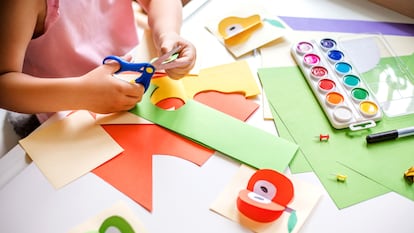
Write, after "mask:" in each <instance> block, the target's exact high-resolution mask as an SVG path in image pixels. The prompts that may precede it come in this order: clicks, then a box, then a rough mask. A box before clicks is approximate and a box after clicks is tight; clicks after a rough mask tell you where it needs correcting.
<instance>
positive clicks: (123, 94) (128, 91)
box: [74, 62, 144, 113]
mask: <svg viewBox="0 0 414 233" xmlns="http://www.w3.org/2000/svg"><path fill="white" fill-rule="evenodd" d="M118 69H119V64H118V63H116V62H111V63H108V64H104V65H101V66H99V67H97V68H96V69H94V70H92V71H90V72H89V73H87V74H85V75H83V76H82V77H81V78H80V85H81V87H80V88H81V90H80V93H79V94H81V97H82V98H81V100H80V101H82V106H84V107H82V108H85V109H87V110H90V111H92V112H95V113H111V112H119V111H127V110H129V109H131V108H133V107H135V105H136V103H137V102H139V101H141V98H142V95H143V94H144V87H143V86H142V85H141V84H136V83H130V82H127V81H123V80H120V79H117V78H114V77H113V76H112V75H113V74H114V73H115V72H116V71H117V70H118ZM74 94H78V93H74Z"/></svg>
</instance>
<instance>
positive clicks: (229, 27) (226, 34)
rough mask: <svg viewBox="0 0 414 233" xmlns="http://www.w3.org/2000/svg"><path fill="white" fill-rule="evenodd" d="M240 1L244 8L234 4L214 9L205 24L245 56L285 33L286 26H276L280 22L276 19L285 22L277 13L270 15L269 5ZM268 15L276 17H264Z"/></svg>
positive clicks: (230, 48) (227, 44) (232, 51)
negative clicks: (236, 6)
mask: <svg viewBox="0 0 414 233" xmlns="http://www.w3.org/2000/svg"><path fill="white" fill-rule="evenodd" d="M246 4H247V5H246ZM240 5H241V6H242V7H239V8H240V9H236V8H235V7H234V6H232V7H231V8H230V9H231V10H229V8H226V10H227V11H226V12H224V11H223V12H214V14H212V17H211V18H210V19H208V20H207V23H206V25H205V27H206V29H207V30H208V31H209V32H210V33H212V34H213V35H214V36H216V37H217V39H218V40H219V41H220V42H221V43H222V44H223V45H224V46H225V47H226V48H227V49H228V50H229V51H230V52H231V54H232V55H233V56H234V57H236V58H238V57H241V56H243V55H245V54H247V53H249V52H251V51H253V50H254V49H256V48H259V47H261V46H263V45H265V44H267V43H270V42H272V41H274V40H276V39H278V38H280V37H282V36H283V35H284V34H285V31H286V28H285V27H280V26H274V25H278V24H277V23H276V21H280V23H279V25H285V24H284V23H283V22H282V21H281V20H279V19H277V18H275V17H273V16H271V17H266V11H265V9H262V7H261V6H258V4H257V3H255V2H250V3H243V4H240ZM220 7H221V8H223V7H222V6H220ZM268 18H271V19H272V21H269V20H264V19H268Z"/></svg>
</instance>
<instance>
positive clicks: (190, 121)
mask: <svg viewBox="0 0 414 233" xmlns="http://www.w3.org/2000/svg"><path fill="white" fill-rule="evenodd" d="M154 90H155V86H153V85H151V86H150V88H149V90H148V91H147V93H146V94H145V95H144V97H143V99H142V101H141V102H140V103H138V104H137V106H136V107H135V108H134V109H132V110H131V112H132V113H134V114H136V115H138V116H140V117H143V118H145V119H147V120H149V121H151V122H154V123H156V124H158V125H160V126H163V127H165V128H167V129H169V130H172V131H174V132H176V133H178V134H181V135H183V136H185V137H188V138H190V139H192V140H194V141H196V142H198V143H200V144H203V145H205V146H207V147H210V148H212V149H214V150H216V151H219V152H221V153H223V154H224V155H227V156H229V157H231V158H233V159H235V160H237V161H239V162H241V163H245V164H247V165H250V166H252V167H254V168H257V169H262V168H270V169H274V170H277V171H279V172H283V171H284V170H285V169H286V167H287V166H288V164H289V162H290V161H291V159H292V157H293V156H294V154H295V153H296V151H297V148H298V146H297V145H296V144H294V143H291V142H289V141H287V140H285V139H282V138H280V137H277V136H275V135H273V134H270V133H268V132H266V131H263V130H260V129H258V128H256V127H254V126H251V125H249V124H247V123H245V122H243V121H240V120H238V119H235V118H233V117H231V116H229V115H227V114H225V113H222V112H220V111H217V110H215V109H213V108H210V107H208V106H206V105H203V104H201V103H198V102H196V101H194V100H189V101H187V102H186V104H185V105H183V106H182V107H180V108H179V109H177V110H171V111H170V110H164V109H161V108H158V107H157V106H155V105H153V104H152V103H151V101H150V95H151V93H152V92H153V91H154Z"/></svg>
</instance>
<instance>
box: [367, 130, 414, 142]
mask: <svg viewBox="0 0 414 233" xmlns="http://www.w3.org/2000/svg"><path fill="white" fill-rule="evenodd" d="M412 135H414V127H408V128H403V129H394V130H390V131H386V132H380V133H374V134H370V135H368V136H367V137H366V140H367V143H375V142H382V141H388V140H394V139H397V138H402V137H407V136H412Z"/></svg>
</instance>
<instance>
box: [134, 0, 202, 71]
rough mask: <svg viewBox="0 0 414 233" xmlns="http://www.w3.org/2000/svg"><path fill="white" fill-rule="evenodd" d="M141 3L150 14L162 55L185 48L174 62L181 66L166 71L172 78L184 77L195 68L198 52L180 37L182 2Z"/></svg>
mask: <svg viewBox="0 0 414 233" xmlns="http://www.w3.org/2000/svg"><path fill="white" fill-rule="evenodd" d="M139 2H140V3H141V6H142V7H143V8H144V10H145V11H146V12H147V14H148V24H149V27H150V29H151V31H152V34H153V38H154V43H155V46H156V47H157V49H158V50H159V51H160V54H162V53H166V52H168V51H170V50H171V49H173V48H174V47H175V46H177V45H180V46H181V47H182V48H183V49H182V50H181V52H180V56H179V58H178V59H177V60H175V61H174V62H176V63H177V64H179V67H177V68H174V69H170V70H166V71H167V73H168V75H169V76H170V77H171V78H180V77H183V76H184V75H186V74H187V73H188V72H189V71H190V70H191V69H192V68H193V67H194V64H195V60H196V50H195V47H194V45H193V44H192V43H190V42H189V41H187V40H185V39H184V38H182V37H181V36H180V29H181V23H182V3H181V0H140V1H139Z"/></svg>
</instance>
